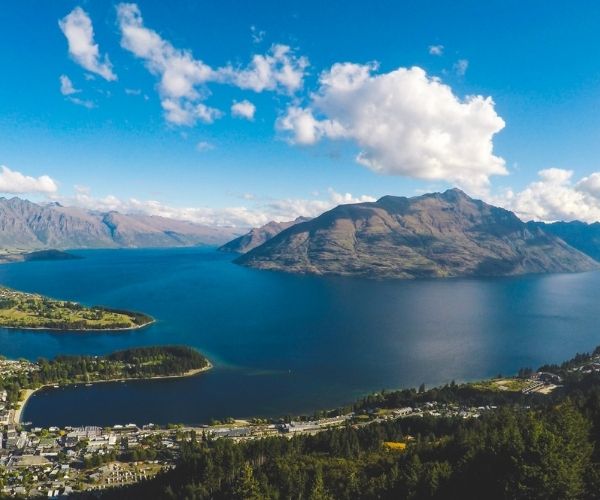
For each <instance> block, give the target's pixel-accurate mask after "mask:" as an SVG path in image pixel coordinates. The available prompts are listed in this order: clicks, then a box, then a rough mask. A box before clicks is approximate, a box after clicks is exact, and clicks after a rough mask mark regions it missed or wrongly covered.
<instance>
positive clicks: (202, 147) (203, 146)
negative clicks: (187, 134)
mask: <svg viewBox="0 0 600 500" xmlns="http://www.w3.org/2000/svg"><path fill="white" fill-rule="evenodd" d="M196 149H197V150H198V151H200V152H201V153H204V152H205V151H210V150H211V149H215V145H214V144H212V143H210V142H207V141H200V142H199V143H198V144H196Z"/></svg>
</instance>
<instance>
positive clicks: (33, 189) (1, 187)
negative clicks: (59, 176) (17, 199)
mask: <svg viewBox="0 0 600 500" xmlns="http://www.w3.org/2000/svg"><path fill="white" fill-rule="evenodd" d="M57 191H58V185H57V184H56V182H55V181H54V180H53V179H52V178H51V177H49V176H47V175H42V176H40V177H30V176H28V175H24V174H22V173H21V172H17V171H16V170H11V169H10V168H8V167H7V166H5V165H0V193H9V194H45V195H52V194H54V193H56V192H57Z"/></svg>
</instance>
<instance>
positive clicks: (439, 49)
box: [429, 45, 444, 56]
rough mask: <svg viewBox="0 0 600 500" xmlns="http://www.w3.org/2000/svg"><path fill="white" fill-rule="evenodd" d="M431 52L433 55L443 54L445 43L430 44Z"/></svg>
mask: <svg viewBox="0 0 600 500" xmlns="http://www.w3.org/2000/svg"><path fill="white" fill-rule="evenodd" d="M429 53H430V54H431V55H432V56H441V55H442V54H443V53H444V46H443V45H430V46H429Z"/></svg>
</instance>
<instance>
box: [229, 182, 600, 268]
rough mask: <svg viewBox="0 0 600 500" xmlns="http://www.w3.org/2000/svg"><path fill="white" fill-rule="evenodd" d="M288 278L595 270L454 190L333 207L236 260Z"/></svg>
mask: <svg viewBox="0 0 600 500" xmlns="http://www.w3.org/2000/svg"><path fill="white" fill-rule="evenodd" d="M236 262H237V263H239V264H243V265H246V266H250V267H255V268H259V269H272V270H280V271H288V272H295V273H311V274H334V275H353V276H368V277H391V278H420V277H456V276H503V275H518V274H528V273H546V272H576V271H587V270H591V269H596V268H597V267H598V263H597V262H596V261H595V260H593V259H592V258H591V257H590V256H589V255H586V254H585V253H583V252H581V251H579V250H577V249H576V248H574V247H573V246H571V245H569V244H568V243H566V242H565V241H563V240H562V239H561V238H559V237H558V236H556V235H554V234H552V232H549V231H546V230H545V226H540V225H536V224H527V223H524V222H522V221H521V220H520V219H519V218H518V217H517V216H516V215H515V214H514V213H512V212H510V211H508V210H505V209H502V208H498V207H494V206H492V205H489V204H487V203H484V202H483V201H480V200H475V199H473V198H470V197H469V196H467V195H466V194H465V193H463V192H462V191H460V190H458V189H450V190H448V191H446V192H444V193H431V194H426V195H423V196H418V197H413V198H406V197H395V196H384V197H383V198H380V199H379V200H377V201H376V202H367V203H357V204H351V205H340V206H338V207H336V208H333V209H332V210H329V211H327V212H325V213H323V214H322V215H320V216H319V217H316V218H314V219H312V220H310V221H307V222H301V223H298V224H294V225H292V226H291V227H288V228H287V229H285V230H283V231H281V232H280V233H278V234H277V235H276V236H274V237H272V238H271V239H269V240H268V241H266V242H265V243H263V244H262V245H260V246H257V247H256V248H254V249H252V250H250V251H249V252H247V253H245V254H244V255H242V256H240V257H239V258H238V259H236Z"/></svg>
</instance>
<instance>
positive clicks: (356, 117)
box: [277, 63, 507, 192]
mask: <svg viewBox="0 0 600 500" xmlns="http://www.w3.org/2000/svg"><path fill="white" fill-rule="evenodd" d="M375 69H376V65H374V64H371V65H360V64H352V63H340V64H334V65H333V66H332V68H331V69H330V70H329V71H326V72H324V73H323V74H322V75H321V76H320V86H319V88H318V90H317V92H315V93H314V94H312V96H311V102H310V104H309V106H307V107H299V106H294V105H292V106H290V107H289V108H288V109H287V112H286V113H285V115H284V116H282V117H281V118H280V119H279V120H278V123H277V127H278V128H279V130H281V131H283V132H284V133H286V134H287V137H288V139H289V140H290V142H292V143H297V144H304V145H311V144H315V143H316V142H318V141H320V140H322V139H330V140H347V141H352V142H353V143H354V144H356V145H357V146H358V148H359V149H360V152H359V153H358V155H357V157H356V161H357V162H358V163H360V164H361V165H364V166H365V167H367V168H369V169H371V170H373V171H375V172H377V173H380V174H388V175H402V176H408V177H413V178H418V179H425V180H434V181H446V182H450V183H453V184H458V185H460V186H462V187H464V188H468V189H470V190H471V191H472V192H482V191H485V189H486V188H487V186H488V184H489V178H490V176H492V175H504V174H506V173H507V170H506V167H505V162H504V160H503V159H502V158H500V157H498V156H495V155H494V154H493V143H492V139H493V136H494V135H495V134H496V133H498V132H499V131H500V130H502V129H503V128H504V121H503V120H502V118H500V116H498V114H497V113H496V111H495V109H494V101H493V100H492V98H491V97H483V96H480V95H477V96H468V97H466V98H465V99H460V98H459V97H457V96H456V95H455V94H454V93H453V92H452V89H451V88H450V87H449V86H447V85H445V84H443V83H442V82H441V81H440V80H439V79H437V78H431V77H429V76H428V75H427V74H426V73H425V71H424V70H423V69H421V68H418V67H413V68H399V69H397V70H394V71H391V72H389V73H381V74H375V73H374V71H375Z"/></svg>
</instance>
